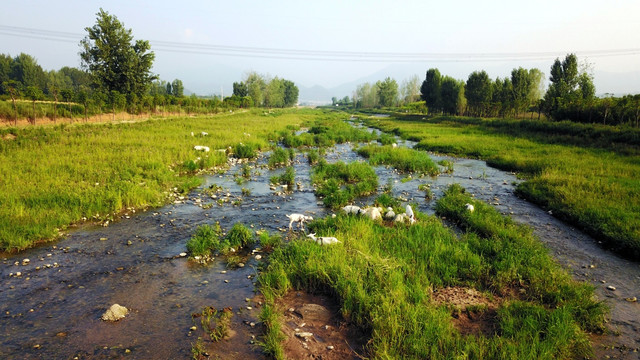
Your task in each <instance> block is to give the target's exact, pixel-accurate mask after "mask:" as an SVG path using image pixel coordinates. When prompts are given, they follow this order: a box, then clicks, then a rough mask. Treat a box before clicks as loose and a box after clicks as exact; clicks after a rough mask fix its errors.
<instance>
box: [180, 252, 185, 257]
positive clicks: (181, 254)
mask: <svg viewBox="0 0 640 360" xmlns="http://www.w3.org/2000/svg"><path fill="white" fill-rule="evenodd" d="M178 256H180V257H185V256H187V253H186V252H181V253H180V254H179V255H178Z"/></svg>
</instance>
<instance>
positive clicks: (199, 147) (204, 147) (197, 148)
mask: <svg viewBox="0 0 640 360" xmlns="http://www.w3.org/2000/svg"><path fill="white" fill-rule="evenodd" d="M193 150H197V151H204V152H209V147H208V146H202V145H196V146H194V147H193Z"/></svg>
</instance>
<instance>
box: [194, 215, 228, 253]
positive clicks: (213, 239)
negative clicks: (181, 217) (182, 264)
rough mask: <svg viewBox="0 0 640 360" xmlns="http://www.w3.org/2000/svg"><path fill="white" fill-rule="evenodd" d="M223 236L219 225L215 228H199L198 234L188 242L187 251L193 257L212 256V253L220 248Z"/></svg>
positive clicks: (204, 226)
mask: <svg viewBox="0 0 640 360" xmlns="http://www.w3.org/2000/svg"><path fill="white" fill-rule="evenodd" d="M221 235H222V229H221V228H220V224H219V223H216V224H215V225H214V226H211V225H202V226H198V228H197V229H196V232H195V233H194V234H193V236H192V237H191V238H190V239H189V241H187V251H188V252H189V254H190V256H192V257H193V256H207V255H211V251H212V250H214V249H217V248H218V247H219V246H220V236H221Z"/></svg>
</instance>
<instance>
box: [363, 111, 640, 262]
mask: <svg viewBox="0 0 640 360" xmlns="http://www.w3.org/2000/svg"><path fill="white" fill-rule="evenodd" d="M370 125H372V126H376V127H378V128H380V129H382V130H384V131H388V132H393V133H394V134H397V135H401V136H402V137H404V138H411V139H413V140H416V141H419V144H418V146H417V148H418V149H423V150H430V151H437V152H442V153H448V154H453V155H457V156H466V157H472V158H481V159H484V160H487V163H488V164H489V165H491V166H495V167H498V168H500V169H504V170H509V171H517V172H519V173H520V174H521V176H523V177H525V178H526V181H525V182H523V183H521V184H519V185H518V187H517V193H518V195H520V196H522V197H524V198H526V199H528V200H530V201H532V202H535V203H537V204H539V205H541V206H543V207H544V208H547V209H549V210H552V211H553V214H554V216H556V217H558V218H560V219H563V220H565V221H568V222H570V223H573V224H575V225H576V226H578V227H579V228H581V229H582V230H584V231H586V232H587V233H589V234H591V235H593V236H594V237H595V238H597V239H598V240H600V241H602V242H603V243H604V245H605V246H606V247H608V248H611V249H612V250H614V251H616V252H618V253H619V254H621V255H623V256H625V257H628V258H631V259H634V260H639V259H640V161H638V156H637V155H638V147H637V143H638V142H637V137H638V136H639V135H638V134H640V133H639V132H637V131H629V132H628V133H627V134H625V131H624V129H621V128H611V127H602V126H597V125H584V124H574V123H572V124H567V123H564V122H562V123H549V122H542V123H541V124H533V122H531V121H525V120H492V119H468V118H455V117H436V118H433V119H427V120H416V119H415V118H410V119H405V120H398V119H381V120H376V121H375V122H374V121H372V122H370ZM513 129H516V130H517V129H519V131H520V132H518V131H516V130H513ZM556 131H557V132H558V133H557V134H555V135H554V132H556ZM577 144H582V145H580V146H578V145H577ZM607 144H609V145H608V146H607Z"/></svg>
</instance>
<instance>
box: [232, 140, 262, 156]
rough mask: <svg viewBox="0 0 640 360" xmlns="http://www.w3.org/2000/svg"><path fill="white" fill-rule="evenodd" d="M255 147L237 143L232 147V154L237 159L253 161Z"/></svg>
mask: <svg viewBox="0 0 640 360" xmlns="http://www.w3.org/2000/svg"><path fill="white" fill-rule="evenodd" d="M256 150H257V146H256V145H254V144H243V143H239V144H236V145H235V146H234V147H233V153H234V154H235V156H236V158H238V159H253V158H254V157H256Z"/></svg>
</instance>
